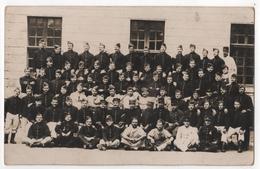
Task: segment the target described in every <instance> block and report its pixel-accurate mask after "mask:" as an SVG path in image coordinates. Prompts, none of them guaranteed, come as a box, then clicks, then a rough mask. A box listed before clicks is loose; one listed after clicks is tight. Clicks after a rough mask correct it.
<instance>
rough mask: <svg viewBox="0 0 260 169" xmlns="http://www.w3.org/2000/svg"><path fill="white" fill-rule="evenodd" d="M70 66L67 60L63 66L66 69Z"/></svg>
mask: <svg viewBox="0 0 260 169" xmlns="http://www.w3.org/2000/svg"><path fill="white" fill-rule="evenodd" d="M70 67H71V64H70V63H69V62H67V63H65V66H64V68H65V69H66V70H69V69H70Z"/></svg>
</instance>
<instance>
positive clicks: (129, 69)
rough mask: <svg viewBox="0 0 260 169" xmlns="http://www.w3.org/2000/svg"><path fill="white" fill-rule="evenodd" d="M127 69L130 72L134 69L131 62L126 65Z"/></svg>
mask: <svg viewBox="0 0 260 169" xmlns="http://www.w3.org/2000/svg"><path fill="white" fill-rule="evenodd" d="M125 69H126V71H127V72H130V71H132V66H131V65H130V64H129V65H127V66H126V68H125Z"/></svg>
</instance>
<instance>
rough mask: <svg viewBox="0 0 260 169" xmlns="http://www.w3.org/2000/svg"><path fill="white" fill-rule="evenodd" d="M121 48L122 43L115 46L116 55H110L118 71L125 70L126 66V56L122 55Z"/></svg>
mask: <svg viewBox="0 0 260 169" xmlns="http://www.w3.org/2000/svg"><path fill="white" fill-rule="evenodd" d="M120 47H121V45H120V43H117V44H116V45H115V53H112V54H111V55H110V58H111V60H112V62H114V64H115V69H116V70H120V69H124V65H125V56H124V55H123V54H122V53H121V51H120Z"/></svg>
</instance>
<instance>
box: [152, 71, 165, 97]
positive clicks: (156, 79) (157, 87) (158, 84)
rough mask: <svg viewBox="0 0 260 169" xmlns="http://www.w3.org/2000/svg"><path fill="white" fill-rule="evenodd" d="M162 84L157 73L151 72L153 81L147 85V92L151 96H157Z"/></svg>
mask: <svg viewBox="0 0 260 169" xmlns="http://www.w3.org/2000/svg"><path fill="white" fill-rule="evenodd" d="M161 86H162V84H161V82H160V81H159V75H158V73H157V72H153V80H152V81H151V82H150V84H149V90H150V91H151V92H150V93H151V96H157V95H158V94H159V90H160V88H161Z"/></svg>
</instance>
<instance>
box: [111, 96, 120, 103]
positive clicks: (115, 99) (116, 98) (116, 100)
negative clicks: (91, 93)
mask: <svg viewBox="0 0 260 169" xmlns="http://www.w3.org/2000/svg"><path fill="white" fill-rule="evenodd" d="M112 101H113V102H120V99H119V98H118V97H115V98H113V100H112Z"/></svg>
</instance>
